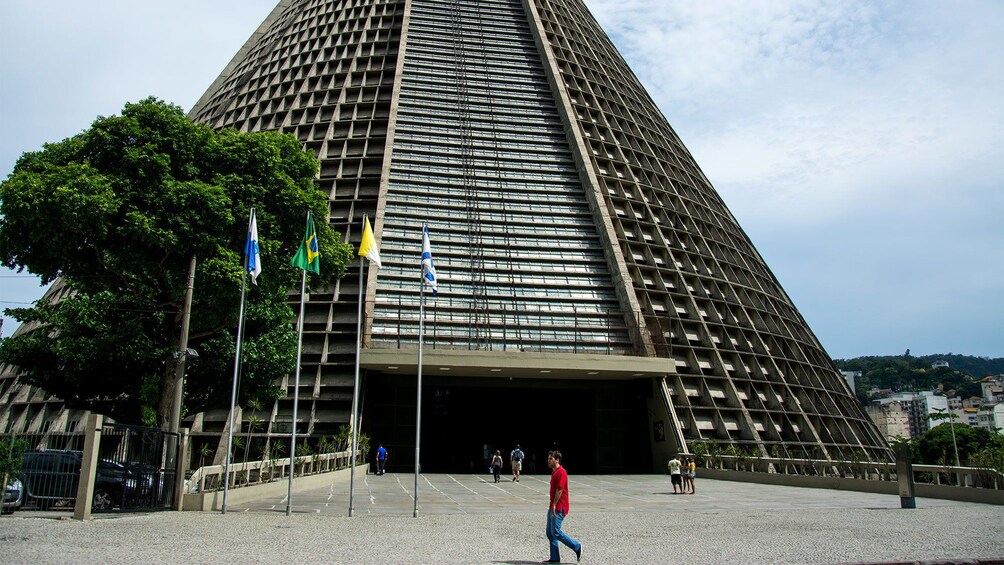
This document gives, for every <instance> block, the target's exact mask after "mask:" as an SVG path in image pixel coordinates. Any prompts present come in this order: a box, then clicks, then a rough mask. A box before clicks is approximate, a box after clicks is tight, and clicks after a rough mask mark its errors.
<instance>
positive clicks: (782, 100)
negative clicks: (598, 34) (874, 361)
mask: <svg viewBox="0 0 1004 565" xmlns="http://www.w3.org/2000/svg"><path fill="white" fill-rule="evenodd" d="M588 4H589V6H590V9H591V10H592V11H593V13H594V15H596V17H597V19H598V20H599V21H600V23H601V25H603V26H604V28H605V29H606V31H607V32H608V34H609V35H611V37H612V38H613V40H614V42H615V43H616V45H617V46H618V48H619V49H620V51H621V53H622V54H623V55H624V56H625V58H626V59H627V60H628V62H629V64H631V65H632V68H633V69H634V70H635V72H636V74H637V75H638V76H639V78H640V79H641V80H642V82H643V83H644V84H645V86H646V88H647V89H648V90H649V92H650V93H651V94H652V96H653V98H654V99H655V101H656V103H657V104H659V106H660V107H661V108H662V110H663V112H664V113H665V114H666V116H667V117H668V119H669V121H670V123H671V124H672V125H673V127H674V129H676V131H677V132H678V133H679V134H680V136H681V138H682V139H683V142H684V143H685V144H686V145H687V147H688V148H689V149H690V150H691V152H692V153H693V154H694V156H695V158H696V159H697V162H698V163H699V164H700V165H701V167H702V169H703V170H704V172H705V174H707V176H708V178H709V179H710V180H711V181H712V183H713V184H714V185H715V187H716V188H717V190H718V191H719V193H720V194H721V195H722V197H723V199H724V200H725V202H726V204H727V205H728V206H729V207H730V209H731V210H732V211H733V213H735V214H736V216H737V218H738V219H739V220H740V222H741V224H742V225H743V226H744V228H745V229H746V231H747V233H748V234H749V235H750V236H751V239H752V240H753V241H754V243H755V244H756V245H757V247H758V249H760V251H761V253H762V254H763V255H764V256H765V258H766V260H767V263H768V265H770V266H771V268H772V269H773V270H774V272H775V273H776V274H777V276H778V278H779V279H780V281H781V283H782V284H783V285H784V286H785V288H786V289H787V290H788V292H789V293H790V294H791V295H792V297H793V299H794V300H795V303H796V305H797V306H798V307H799V308H800V310H801V311H802V313H803V315H805V317H806V318H807V319H808V320H809V322H810V325H811V326H812V327H813V328H814V329H815V330H816V331H817V333H818V334H819V335H820V336H821V339H822V341H823V343H824V345H825V346H827V347H829V348H831V349H832V350H831V353H834V354H835V355H838V356H853V355H858V354H865V353H873V354H881V353H895V352H898V351H899V350H901V348H899V346H898V345H895V346H894V345H893V344H896V343H900V342H906V343H907V345H906V346H905V347H909V346H910V345H909V344H910V343H913V344H914V345H913V347H914V351H915V352H918V351H922V350H923V348H922V347H921V346H920V344H923V346H924V347H925V348H927V351H929V352H932V353H934V352H941V351H946V350H947V349H946V348H952V349H953V350H954V351H956V352H959V351H964V352H971V353H982V354H993V355H1002V354H1004V282H1002V281H1004V230H1002V229H1001V227H1000V222H1001V218H1004V190H1002V189H1004V165H1002V163H1004V127H1002V126H1004V104H1002V103H1001V100H1004V4H1001V3H999V2H983V1H967V2H955V3H934V2H925V3H917V2H907V1H891V2H883V3H870V2H868V3H866V2H846V1H843V0H841V1H833V2H830V1H819V2H808V1H762V2H739V1H736V2H732V1H714V0H710V1H706V2H700V3H693V2H672V3H666V2H658V1H656V0H628V1H626V2H622V1H614V0H590V1H589V2H588ZM939 326H940V327H939ZM942 328H943V329H942ZM939 340H940V341H939ZM885 344H889V345H888V347H885ZM967 345H968V346H969V347H967ZM905 347H903V349H905Z"/></svg>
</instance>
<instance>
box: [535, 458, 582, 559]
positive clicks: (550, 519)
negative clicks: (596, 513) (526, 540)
mask: <svg viewBox="0 0 1004 565" xmlns="http://www.w3.org/2000/svg"><path fill="white" fill-rule="evenodd" d="M547 466H548V467H550V468H551V490H550V493H551V500H550V503H549V504H548V505H547V541H548V543H550V545H551V557H550V558H549V559H548V560H546V561H544V563H561V556H560V555H559V554H558V542H559V541H560V542H561V543H563V544H565V545H567V546H568V547H569V548H570V549H571V550H572V551H574V552H575V561H579V560H580V559H582V544H581V543H579V542H577V541H575V540H574V539H572V538H571V537H569V535H568V534H566V533H565V532H563V531H561V523H562V522H563V521H564V520H565V516H568V509H569V505H568V473H567V472H565V468H564V467H562V466H561V452H560V451H552V452H550V453H548V454H547Z"/></svg>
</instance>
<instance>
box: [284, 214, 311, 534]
mask: <svg viewBox="0 0 1004 565" xmlns="http://www.w3.org/2000/svg"><path fill="white" fill-rule="evenodd" d="M307 225H308V226H309V225H310V210H307ZM306 294H307V270H306V269H303V278H302V279H300V323H299V327H298V328H297V335H296V377H295V379H294V380H293V433H292V434H291V435H290V440H289V486H288V487H287V489H286V515H287V516H290V515H292V514H293V475H295V474H296V408H297V405H298V404H299V403H300V352H301V350H302V349H303V302H304V298H305V297H306Z"/></svg>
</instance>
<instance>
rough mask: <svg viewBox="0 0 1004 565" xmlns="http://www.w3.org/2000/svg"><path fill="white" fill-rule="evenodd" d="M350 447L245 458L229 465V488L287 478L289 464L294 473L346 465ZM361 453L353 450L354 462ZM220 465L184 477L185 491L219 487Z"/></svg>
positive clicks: (300, 474) (311, 471) (319, 471)
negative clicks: (285, 455) (259, 458)
mask: <svg viewBox="0 0 1004 565" xmlns="http://www.w3.org/2000/svg"><path fill="white" fill-rule="evenodd" d="M350 453H351V450H348V449H347V450H345V451H339V452H336V453H318V454H314V455H302V456H299V457H295V458H292V459H291V458H289V457H282V458H271V459H263V460H261V461H246V462H242V463H236V462H235V463H231V464H230V473H229V477H228V478H229V480H230V488H239V487H242V486H251V485H258V484H265V483H271V482H275V481H279V480H282V479H284V478H287V477H288V476H289V473H290V465H291V464H294V465H296V468H295V469H294V470H293V472H294V473H296V474H295V475H294V476H297V477H299V476H304V475H317V474H320V473H330V472H332V471H337V470H339V469H345V468H348V466H349V461H350V459H351V458H350ZM361 455H362V450H356V462H357V464H358V461H359V459H360V457H361ZM225 472H226V471H225V467H224V466H223V465H208V466H204V467H199V468H198V469H196V470H195V472H193V473H192V476H191V478H189V479H188V481H187V483H186V486H185V492H187V493H204V492H215V491H219V490H223V475H224V473H225Z"/></svg>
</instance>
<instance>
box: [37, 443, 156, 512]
mask: <svg viewBox="0 0 1004 565" xmlns="http://www.w3.org/2000/svg"><path fill="white" fill-rule="evenodd" d="M82 461H83V454H82V453H81V452H80V451H70V450H61V449H50V450H46V451H28V452H25V454H24V458H23V459H22V463H21V473H20V475H19V478H20V480H21V482H22V483H23V486H24V496H23V501H22V502H24V503H28V502H30V503H34V504H35V505H36V506H38V507H39V508H43V509H44V508H49V507H51V506H53V505H57V504H67V503H71V501H73V500H74V499H75V498H76V496H77V487H78V485H79V484H80V467H81V462H82ZM156 471H157V470H156V468H154V467H151V466H149V465H140V464H135V465H129V466H127V465H123V464H122V463H119V462H116V461H110V460H107V459H101V460H99V461H98V465H97V473H96V474H95V477H94V498H93V499H92V503H91V508H93V509H94V510H111V509H112V508H115V507H121V506H129V505H136V503H137V501H139V500H140V499H142V498H144V497H147V496H149V495H151V493H153V491H154V488H153V487H154V485H155V484H156V482H157V481H156V475H157V473H156Z"/></svg>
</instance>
